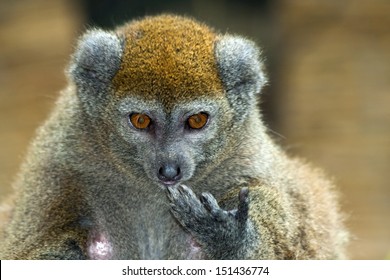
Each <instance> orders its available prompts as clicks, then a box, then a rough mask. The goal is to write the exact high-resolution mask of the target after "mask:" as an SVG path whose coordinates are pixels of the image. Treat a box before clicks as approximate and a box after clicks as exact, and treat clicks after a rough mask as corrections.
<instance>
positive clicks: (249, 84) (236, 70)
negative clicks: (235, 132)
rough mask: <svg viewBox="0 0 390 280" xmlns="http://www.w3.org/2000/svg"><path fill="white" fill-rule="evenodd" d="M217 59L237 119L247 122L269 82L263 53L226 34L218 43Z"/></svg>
mask: <svg viewBox="0 0 390 280" xmlns="http://www.w3.org/2000/svg"><path fill="white" fill-rule="evenodd" d="M215 56H216V59H217V66H218V69H219V73H220V76H221V79H222V81H223V83H224V85H225V88H226V91H227V97H228V99H229V103H230V105H231V106H232V107H234V109H235V111H236V113H237V116H239V117H238V118H239V119H245V118H246V116H247V115H248V112H250V111H251V110H253V108H252V106H256V98H257V94H259V93H260V91H261V88H262V87H263V86H264V85H265V84H266V82H267V79H266V77H265V73H264V70H263V63H262V61H261V60H260V51H259V49H258V48H257V46H256V45H255V44H254V43H253V42H252V41H250V40H247V39H244V38H242V37H239V36H231V35H225V36H223V37H221V38H219V40H218V41H217V43H216V46H215Z"/></svg>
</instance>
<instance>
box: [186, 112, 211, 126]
mask: <svg viewBox="0 0 390 280" xmlns="http://www.w3.org/2000/svg"><path fill="white" fill-rule="evenodd" d="M208 119H209V115H207V114H206V113H203V112H202V113H199V114H195V115H192V116H190V117H189V118H188V120H187V123H188V125H189V127H190V128H192V129H201V128H202V127H204V126H205V125H206V124H207V121H208Z"/></svg>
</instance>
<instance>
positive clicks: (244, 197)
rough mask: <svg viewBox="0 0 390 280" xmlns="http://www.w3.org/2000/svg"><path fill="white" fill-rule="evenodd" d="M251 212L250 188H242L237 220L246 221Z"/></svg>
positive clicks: (239, 196)
mask: <svg viewBox="0 0 390 280" xmlns="http://www.w3.org/2000/svg"><path fill="white" fill-rule="evenodd" d="M248 212H249V189H248V188H242V189H241V190H240V193H239V195H238V208H237V214H236V217H237V220H238V222H239V223H245V222H246V220H247V219H248Z"/></svg>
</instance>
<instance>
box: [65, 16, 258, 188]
mask: <svg viewBox="0 0 390 280" xmlns="http://www.w3.org/2000/svg"><path fill="white" fill-rule="evenodd" d="M69 72H70V77H71V79H72V80H73V81H74V84H75V85H76V87H77V93H78V97H79V100H80V102H81V105H82V108H83V109H84V111H85V112H86V113H87V114H88V115H89V116H90V118H91V120H95V121H93V122H91V123H94V124H95V125H96V126H99V127H97V131H99V132H100V133H103V134H104V135H105V138H106V140H107V141H108V142H109V144H110V149H111V150H110V152H111V153H112V154H113V155H115V157H116V158H117V159H118V162H121V164H123V165H124V166H126V162H129V161H132V162H136V163H137V164H136V165H137V166H139V169H138V170H131V171H130V172H139V174H140V176H142V174H145V175H146V176H147V178H149V179H150V180H152V181H153V182H156V183H157V184H160V185H162V186H164V185H173V184H178V183H179V182H183V181H188V180H190V179H191V178H192V177H193V176H194V174H195V173H196V172H197V171H198V170H203V172H202V174H208V172H205V169H206V168H209V170H211V169H212V168H211V165H212V164H211V163H212V162H214V161H215V160H216V159H217V158H218V159H220V158H221V156H220V155H221V153H223V151H224V150H225V148H226V147H227V145H228V142H229V139H230V138H232V137H233V135H236V134H237V132H235V131H234V130H235V129H237V128H239V127H240V126H243V125H244V124H245V121H246V120H247V119H248V117H249V115H250V114H251V112H253V110H257V108H256V103H257V102H256V100H257V95H258V93H259V92H260V90H261V87H262V86H263V85H264V84H265V82H266V79H265V76H264V72H263V69H262V63H261V61H260V60H259V51H258V49H257V48H256V46H255V45H254V43H253V42H251V41H249V40H247V39H244V38H241V37H238V36H231V35H220V34H217V33H215V32H214V31H213V30H212V29H210V28H209V27H207V26H205V25H204V24H201V23H199V22H196V21H194V20H192V19H188V18H184V17H179V16H173V15H161V16H156V17H146V18H144V19H141V20H137V21H132V22H130V23H128V24H126V25H124V26H123V27H121V28H119V29H117V30H116V31H114V32H106V31H102V30H91V31H89V32H87V33H86V34H85V35H84V36H83V37H82V38H81V40H80V42H79V45H78V48H77V50H76V53H75V55H74V56H73V62H72V64H71V67H70V71H69ZM100 124H102V125H100ZM103 124H105V126H104V127H106V128H107V129H103V128H102V127H103ZM103 138H104V137H103ZM226 156H228V155H226ZM226 156H225V158H226ZM129 166H134V164H131V165H129Z"/></svg>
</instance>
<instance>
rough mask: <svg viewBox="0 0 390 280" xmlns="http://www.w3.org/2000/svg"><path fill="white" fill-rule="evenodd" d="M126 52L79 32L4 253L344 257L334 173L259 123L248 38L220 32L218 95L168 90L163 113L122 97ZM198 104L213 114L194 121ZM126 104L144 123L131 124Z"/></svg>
mask: <svg viewBox="0 0 390 280" xmlns="http://www.w3.org/2000/svg"><path fill="white" fill-rule="evenodd" d="M176 20H178V21H180V20H182V19H180V18H176ZM179 23H180V22H179ZM156 28H158V26H156ZM164 28H166V26H164ZM164 28H163V30H164ZM143 36H148V35H147V33H145V34H143ZM178 40H180V38H178ZM157 47H158V46H157ZM124 48H125V44H124V42H122V39H120V38H119V37H118V36H117V35H115V34H114V33H110V32H105V31H100V30H93V31H90V32H88V33H87V34H86V35H85V36H84V37H83V38H82V39H81V40H80V42H79V45H78V48H77V50H76V53H75V55H74V56H73V59H72V63H71V66H70V70H69V75H70V83H69V87H68V88H67V89H66V90H65V91H63V92H62V94H61V96H60V98H59V100H58V101H57V104H56V107H55V108H54V111H53V113H52V115H51V116H50V118H49V119H48V120H47V121H46V122H45V124H44V125H43V126H42V127H41V128H40V129H39V131H38V133H37V137H36V139H35V140H34V141H33V143H32V145H31V148H30V150H29V153H28V155H27V158H26V161H25V163H24V164H23V166H22V169H21V172H20V174H19V176H18V178H17V180H16V182H15V187H16V188H17V190H18V193H17V199H16V202H15V205H14V208H13V211H12V213H11V214H10V221H9V223H8V225H7V227H6V228H5V229H4V231H3V236H2V239H3V241H2V244H1V246H0V258H1V259H14V258H17V259H37V258H38V259H39V258H53V259H85V258H97V259H101V258H102V259H190V258H191V259H200V258H209V259H238V258H239V259H260V258H262V259H334V258H343V257H344V246H345V242H346V237H347V234H346V231H345V230H344V227H343V222H342V216H341V215H340V214H339V209H338V204H337V196H336V195H335V193H334V190H333V185H332V183H331V182H329V180H327V179H326V178H325V177H324V176H323V175H322V172H320V171H318V170H315V169H313V168H311V167H310V166H308V165H307V164H305V163H303V162H302V161H300V160H297V159H293V158H290V157H288V156H287V155H286V154H285V153H284V152H283V151H282V150H281V149H280V148H279V147H277V146H276V145H275V143H274V142H273V141H272V139H271V138H270V137H269V136H268V135H267V133H266V129H265V126H264V124H263V123H262V120H261V116H260V112H259V109H258V107H257V106H256V100H257V95H258V93H259V92H260V90H261V87H262V86H263V85H264V83H265V82H266V79H265V76H264V71H263V70H262V67H263V66H262V63H261V61H260V60H259V51H258V49H257V47H255V45H254V44H253V43H251V42H250V41H248V40H246V39H242V38H239V37H231V36H224V37H220V38H219V40H218V41H217V43H216V48H215V56H216V60H217V67H218V71H219V74H220V77H221V79H222V83H223V85H224V87H225V94H226V95H222V96H221V95H218V96H215V97H214V96H213V95H202V93H194V97H193V98H192V99H191V98H188V99H183V100H182V101H178V100H176V99H173V98H172V100H169V102H171V104H165V103H164V104H165V105H169V110H168V109H167V108H165V107H164V106H165V105H164V104H163V103H161V102H159V100H156V99H153V100H150V99H144V98H143V96H142V95H139V94H137V93H135V92H128V93H126V95H122V96H120V95H119V96H118V95H116V92H115V88H114V86H113V83H112V82H111V81H112V79H113V76H114V75H115V73H116V72H117V70H118V69H119V67H120V66H121V63H120V61H121V55H122V51H123V50H124ZM151 53H153V52H152V51H150V52H149V53H148V55H150V54H151ZM173 55H174V54H173ZM188 57H190V58H191V57H192V55H191V52H190V53H189V54H188ZM151 67H153V65H152V66H151ZM151 70H153V69H151ZM165 102H167V101H166V100H165ZM199 112H202V113H205V114H207V115H208V122H207V124H206V125H205V126H204V127H203V128H201V129H191V128H189V126H188V123H187V120H188V118H189V117H190V116H192V115H194V114H198V113H199ZM133 113H142V114H147V115H148V116H149V117H150V118H151V120H152V122H151V125H150V126H149V127H148V128H147V129H144V130H141V129H137V128H136V127H135V126H134V125H132V124H131V123H130V122H129V116H131V115H132V114H133ZM243 120H245V122H244V121H243ZM167 163H168V164H175V166H179V167H180V175H181V177H180V179H177V180H176V181H174V182H164V181H162V180H161V179H159V177H158V172H159V169H160V168H161V166H164V164H167ZM184 185H185V186H184ZM97 246H102V247H103V248H105V250H103V251H101V250H99V248H98V247H97Z"/></svg>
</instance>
